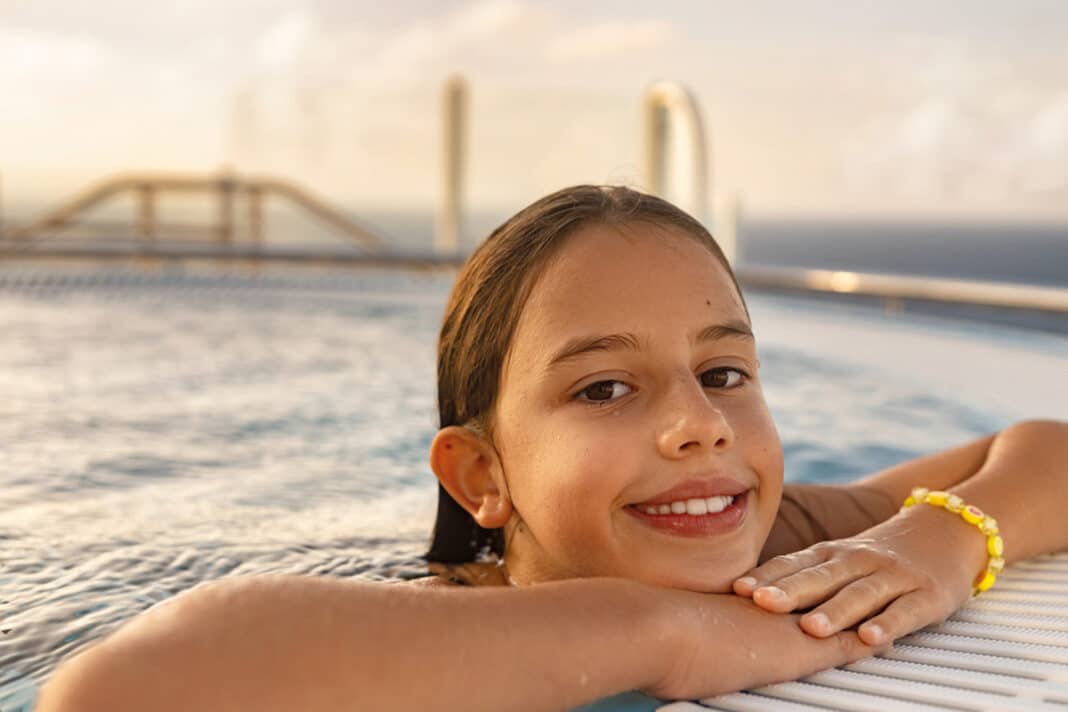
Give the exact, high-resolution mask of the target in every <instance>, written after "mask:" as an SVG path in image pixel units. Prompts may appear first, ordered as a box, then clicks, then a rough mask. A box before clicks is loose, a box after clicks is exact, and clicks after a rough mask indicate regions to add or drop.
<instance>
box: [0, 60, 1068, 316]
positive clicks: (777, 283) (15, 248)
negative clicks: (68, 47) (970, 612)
mask: <svg viewBox="0 0 1068 712" xmlns="http://www.w3.org/2000/svg"><path fill="white" fill-rule="evenodd" d="M467 102H468V89H467V85H466V82H465V81H464V80H463V79H462V78H461V77H451V78H450V79H449V80H448V81H447V82H446V84H445V87H444V93H443V102H442V128H443V131H442V136H443V142H442V154H441V171H442V197H441V201H440V205H439V214H438V220H437V225H436V229H435V237H434V249H433V251H430V250H427V251H423V252H410V251H409V252H402V251H398V250H396V249H387V248H386V246H385V245H384V244H383V242H382V241H381V240H379V239H378V238H377V237H376V236H374V235H372V234H371V233H370V232H368V231H367V230H365V229H364V228H362V227H360V226H359V225H358V224H356V223H355V222H354V221H352V220H351V219H350V218H348V217H346V216H345V215H343V214H342V213H341V212H340V211H339V210H337V209H335V208H332V207H330V206H329V205H328V204H327V203H326V202H325V201H323V200H320V199H318V198H316V197H315V196H313V195H312V194H311V193H310V192H308V191H307V190H304V189H302V188H300V187H298V186H296V185H295V184H293V183H291V182H288V181H284V180H280V179H277V178H267V177H248V176H242V177H239V176H237V175H236V174H234V173H232V172H225V171H224V172H222V173H220V174H217V175H214V176H190V175H175V174H131V175H125V176H118V177H116V178H112V179H110V180H107V181H103V182H101V183H98V184H96V185H94V186H92V187H90V188H89V189H88V190H86V191H84V192H83V193H82V194H80V195H78V196H76V197H75V198H73V199H72V200H70V201H69V202H67V203H66V204H64V205H61V206H60V207H59V208H57V209H55V210H53V211H52V212H50V213H49V214H47V215H45V216H44V217H42V218H40V219H39V220H36V221H34V222H31V223H29V224H27V225H24V226H22V227H19V228H17V229H8V230H7V234H6V236H3V237H0V261H2V260H5V259H11V258H26V257H32V258H36V259H41V258H64V259H95V260H105V259H111V260H114V259H119V260H121V259H129V258H131V257H135V258H146V257H148V258H151V259H159V260H210V259H219V258H224V259H229V260H249V261H258V262H288V263H310V264H327V265H336V266H348V265H351V266H359V265H374V266H388V267H401V268H412V267H417V268H426V267H431V268H455V267H457V266H458V265H459V264H461V263H462V262H463V260H464V255H462V254H461V253H460V252H459V249H458V242H459V239H458V237H459V230H460V225H461V222H462V216H463V208H464V206H463V184H464V180H465V175H464V173H465V171H464V164H465V158H466V153H467V143H466V133H467V126H466V122H467V114H468V109H467ZM641 111H642V117H643V134H642V140H643V151H642V156H643V172H642V180H643V186H642V187H643V188H644V189H646V190H649V191H650V192H653V193H656V194H662V193H663V192H664V190H665V186H666V182H667V181H666V176H667V175H668V172H669V170H670V169H671V166H670V165H669V159H673V160H675V161H678V162H679V164H680V166H681V167H682V168H684V169H686V168H688V170H689V189H690V190H689V194H688V195H685V196H681V197H679V198H677V199H676V202H678V203H679V204H680V206H681V207H683V208H684V209H687V210H689V211H690V212H691V213H692V214H693V215H694V216H695V217H697V218H698V219H700V220H703V221H706V222H708V221H710V216H709V215H708V214H707V213H708V210H707V206H708V204H709V203H710V202H713V201H711V192H710V180H709V174H708V163H709V160H708V152H709V148H708V141H707V139H706V134H705V129H704V125H703V121H702V118H701V112H700V110H699V107H698V104H697V101H696V99H695V98H694V96H693V95H692V94H691V93H690V92H689V91H688V90H687V89H686V88H685V87H684V86H682V85H680V84H676V83H671V82H657V83H654V84H652V85H651V86H650V87H649V88H648V89H647V90H646V92H645V93H644V96H643V99H642V106H641ZM672 127H674V128H672ZM680 128H681V130H682V132H681V134H680V137H681V138H682V139H684V141H683V142H682V145H681V146H680V145H679V143H678V142H675V144H674V145H675V147H676V148H679V149H681V150H680V151H679V154H678V155H675V156H673V157H672V156H670V155H669V151H668V148H669V143H671V142H670V141H669V137H670V135H671V131H672V130H679V129H680ZM164 192H207V193H211V194H214V195H215V196H216V201H217V205H218V210H217V217H218V219H217V220H216V221H215V223H213V224H212V225H209V226H173V225H171V226H167V229H169V230H170V231H171V232H172V233H173V232H174V231H175V230H179V231H181V230H185V231H187V232H188V233H189V234H198V231H199V234H201V235H202V236H205V235H206V236H207V238H208V239H207V240H201V241H200V242H192V241H189V240H185V241H170V242H167V241H164V240H162V239H160V235H161V232H162V229H163V227H164V226H163V225H161V223H160V222H159V220H158V218H157V199H158V196H159V195H160V194H162V193H164ZM121 193H132V194H134V195H135V196H136V197H137V205H138V206H139V209H138V214H137V217H136V219H135V220H133V221H131V222H130V223H128V224H126V227H127V231H129V228H132V229H133V232H134V234H135V237H136V238H137V239H136V240H134V241H133V244H130V241H127V243H117V242H115V241H108V240H95V241H93V240H63V239H62V238H58V237H56V236H55V235H56V233H60V232H62V231H63V230H65V229H67V228H69V227H71V226H73V225H75V224H76V223H78V221H79V218H80V217H81V216H83V215H84V214H85V213H86V212H87V211H88V210H89V209H91V208H93V207H94V206H97V205H99V204H100V203H102V202H104V201H105V200H109V199H111V198H112V197H114V196H116V195H118V194H121ZM268 196H277V197H281V198H283V199H286V200H288V201H290V202H291V203H293V204H295V205H297V206H299V207H300V208H302V209H304V210H305V211H307V212H309V213H311V214H312V215H314V216H315V217H317V218H318V219H320V220H321V221H323V222H325V223H327V224H328V225H330V226H331V227H333V228H335V229H336V230H337V231H339V232H340V233H341V234H342V235H343V236H345V237H346V238H348V239H350V240H351V241H352V242H354V243H356V245H358V246H359V247H360V248H362V249H361V250H360V251H353V250H351V249H324V248H313V247H310V246H304V247H299V248H297V247H292V246H267V245H265V244H264V240H263V223H264V209H263V203H264V201H265V199H266V198H267V197H268ZM239 201H243V202H244V207H245V211H244V215H245V219H244V221H240V220H238V219H237V217H236V211H237V204H238V202H239ZM739 210H740V208H739V206H738V203H737V201H732V202H731V203H729V204H728V206H727V208H726V209H725V210H724V211H723V212H724V215H722V216H720V217H721V219H720V220H719V221H718V226H717V233H718V235H717V237H718V239H719V240H720V242H721V246H722V247H723V248H724V252H725V253H726V254H727V255H728V257H729V258H730V259H731V261H732V262H736V261H737V258H738V255H739V252H740V250H741V247H742V242H741V241H736V239H735V234H736V232H737V221H738V211H739ZM711 217H715V216H711ZM113 227H119V226H113ZM109 229H111V228H109ZM46 236H47V237H48V239H42V238H44V237H46ZM350 244H351V243H350ZM342 247H344V245H343V246H342ZM736 268H737V270H736V271H737V273H738V278H739V281H740V282H741V283H742V284H743V285H744V286H746V287H748V288H754V289H771V290H780V291H784V290H785V291H791V292H798V293H809V294H849V295H857V296H868V297H873V298H878V299H882V300H883V301H884V303H885V304H886V305H887V306H888V307H890V306H894V307H900V306H902V305H903V303H904V302H905V301H906V300H908V301H925V302H937V303H947V304H961V305H976V306H983V307H993V308H1001V309H1017V310H1020V309H1023V310H1034V311H1039V312H1050V313H1056V314H1068V289H1064V288H1057V287H1033V286H1026V285H1015V284H1003V283H994V282H977V281H967V280H953V279H940V278H924V277H910V276H900V275H886V274H867V273H862V272H845V271H827V270H813V269H797V268H778V267H759V266H750V265H745V264H740V265H739V264H736Z"/></svg>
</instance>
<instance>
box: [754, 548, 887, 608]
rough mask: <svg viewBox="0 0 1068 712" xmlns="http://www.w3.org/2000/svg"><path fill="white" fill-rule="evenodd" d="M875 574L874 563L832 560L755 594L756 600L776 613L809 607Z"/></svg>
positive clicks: (856, 558)
mask: <svg viewBox="0 0 1068 712" xmlns="http://www.w3.org/2000/svg"><path fill="white" fill-rule="evenodd" d="M872 571H873V569H872V567H871V565H870V563H869V564H865V563H864V562H863V561H862V560H860V559H859V558H858V557H843V558H834V559H829V560H827V561H824V562H823V563H821V564H817V565H816V566H811V567H809V568H807V569H802V570H801V571H798V572H797V573H794V574H790V575H789V576H785V577H783V578H781V579H779V580H778V581H775V582H774V585H773V586H763V587H761V588H758V589H757V590H756V591H754V592H753V601H754V602H756V604H757V605H758V606H760V607H761V608H764V609H766V610H769V611H774V612H776V613H786V612H787V611H793V610H796V609H798V608H809V607H811V606H814V605H815V604H817V603H822V602H823V601H826V600H828V599H829V598H832V597H833V596H834V595H835V594H837V593H838V592H839V591H841V590H842V589H843V588H844V587H845V586H848V585H849V584H851V583H852V582H854V581H856V580H858V579H860V578H863V577H864V576H868V575H869V574H871V572H872Z"/></svg>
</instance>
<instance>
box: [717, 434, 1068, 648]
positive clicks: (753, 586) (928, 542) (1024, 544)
mask: <svg viewBox="0 0 1068 712" xmlns="http://www.w3.org/2000/svg"><path fill="white" fill-rule="evenodd" d="M852 486H854V487H867V488H875V489H877V490H879V491H881V492H883V493H885V494H886V495H887V496H888V497H889V498H892V500H893V501H897V502H902V501H904V499H905V497H907V496H908V494H909V492H910V490H911V489H912V488H913V487H917V486H921V487H926V488H928V489H930V490H939V489H941V490H948V491H950V492H953V493H955V494H957V495H959V496H960V497H961V498H962V499H963V500H964V501H965V502H966V503H968V504H973V505H975V506H978V507H979V508H980V509H982V510H983V511H984V512H986V513H987V514H989V515H991V516H994V517H996V518H997V521H998V525H999V528H1000V530H1001V534H1002V537H1003V539H1004V541H1005V559H1006V561H1007V562H1008V563H1010V564H1011V563H1012V562H1014V561H1018V560H1021V559H1027V558H1030V557H1033V556H1036V555H1038V554H1041V553H1046V552H1052V551H1058V550H1061V549H1066V548H1068V517H1066V516H1065V510H1064V505H1065V503H1068V423H1061V422H1057V421H1028V422H1023V423H1019V424H1017V425H1014V426H1012V427H1010V428H1007V429H1006V430H1004V431H1002V432H1001V433H999V434H997V435H995V436H990V437H986V438H982V439H980V440H977V441H975V442H972V443H970V444H968V445H965V446H963V447H960V448H957V449H954V450H950V451H947V452H944V453H939V454H936V455H931V456H928V457H923V458H919V459H917V460H913V461H910V462H907V463H904V464H901V465H898V466H896V467H893V468H890V469H888V470H885V471H883V472H880V473H878V474H875V475H872V476H871V477H868V478H865V479H863V480H860V481H858V482H857V483H855V484H854V485H852ZM987 556H988V555H987V552H986V539H985V537H984V536H982V534H981V533H980V532H979V531H978V530H977V529H976V528H975V527H974V526H972V525H969V524H967V523H966V522H964V521H963V520H962V519H960V518H959V517H958V516H955V515H952V514H950V513H948V512H946V511H944V510H942V509H940V508H936V507H932V506H928V505H920V506H915V507H911V508H909V509H908V510H906V511H904V512H902V513H899V514H896V515H894V516H893V517H892V518H891V519H889V520H888V521H886V522H884V523H882V524H878V525H876V526H875V527H872V528H871V529H869V530H867V531H865V532H862V533H860V534H858V535H857V536H855V537H851V538H848V539H843V540H839V541H832V542H824V543H821V544H816V545H814V546H812V547H809V548H808V549H805V550H804V551H800V552H797V553H795V554H790V555H786V556H779V557H776V558H775V559H772V560H770V561H768V562H767V563H765V564H763V565H762V566H760V567H758V568H756V569H754V570H753V571H751V572H749V574H747V577H745V578H743V579H739V581H737V582H735V590H736V591H737V592H738V593H740V594H741V595H747V596H754V600H756V601H757V603H759V604H760V605H761V606H763V607H765V608H767V609H768V610H775V611H792V610H795V609H798V608H808V607H811V606H814V605H816V604H820V605H819V606H818V607H817V608H815V609H814V610H813V611H811V612H810V613H808V614H806V615H805V616H804V617H803V618H802V619H801V624H802V627H803V628H804V629H805V630H806V631H808V632H809V633H811V634H813V635H816V636H819V635H827V634H831V633H834V632H836V631H838V630H841V629H843V628H845V627H848V626H851V625H853V624H855V623H858V622H861V621H864V620H865V619H868V618H869V616H872V615H873V614H876V613H879V611H880V610H882V609H883V608H884V607H885V608H886V610H885V611H884V612H882V613H881V614H879V615H875V616H874V617H873V618H871V619H870V620H868V621H867V622H866V623H864V625H863V626H861V628H860V634H861V636H862V637H863V638H864V639H865V640H867V641H868V642H871V643H877V644H878V643H886V642H888V641H889V640H892V639H893V638H896V637H899V636H901V635H904V634H906V633H909V632H911V631H912V630H915V629H917V628H919V627H922V626H924V625H927V624H929V623H933V622H935V621H938V620H942V619H943V618H945V617H946V616H947V615H949V614H950V613H952V611H953V610H955V609H956V608H957V607H959V605H960V604H961V603H963V602H964V601H965V600H966V599H967V596H968V594H969V592H970V589H971V584H972V581H973V579H974V578H975V577H976V575H977V574H978V573H979V572H980V571H981V570H982V569H983V567H984V566H985V564H986V560H987ZM772 585H773V586H772ZM762 587H763V589H762ZM761 589H762V590H761ZM780 592H781V593H780Z"/></svg>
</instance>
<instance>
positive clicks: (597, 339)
mask: <svg viewBox="0 0 1068 712" xmlns="http://www.w3.org/2000/svg"><path fill="white" fill-rule="evenodd" d="M721 339H748V340H750V341H752V340H753V331H752V329H750V328H749V325H748V324H746V323H745V322H744V321H728V322H726V323H724V324H712V325H711V326H706V327H705V328H703V329H701V331H699V332H698V333H697V337H696V338H695V339H694V343H704V342H706V341H719V340H721ZM639 343H640V342H639V339H638V337H637V336H635V335H634V334H630V333H623V334H608V335H607V336H578V337H575V338H574V339H571V340H570V341H568V342H567V343H566V344H564V345H563V347H562V348H561V349H560V350H559V351H557V352H556V353H555V354H554V355H553V357H552V358H551V359H550V360H549V365H548V366H547V367H546V369H545V370H547V371H551V370H552V369H554V368H556V367H557V366H560V365H561V364H563V363H566V362H567V361H572V360H574V359H576V358H579V357H580V356H584V355H586V354H588V353H592V352H595V351H638V350H639V348H640V346H639Z"/></svg>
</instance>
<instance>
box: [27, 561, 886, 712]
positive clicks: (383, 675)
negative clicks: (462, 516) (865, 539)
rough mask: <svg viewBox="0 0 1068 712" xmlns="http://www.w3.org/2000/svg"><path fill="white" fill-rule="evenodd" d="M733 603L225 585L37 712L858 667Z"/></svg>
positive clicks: (418, 703)
mask: <svg viewBox="0 0 1068 712" xmlns="http://www.w3.org/2000/svg"><path fill="white" fill-rule="evenodd" d="M871 652H872V649H871V648H868V647H867V646H865V645H863V644H862V643H860V640H859V638H858V637H857V636H856V634H854V633H843V634H841V635H838V636H832V637H831V638H828V639H826V640H817V639H815V638H812V637H810V636H807V635H805V634H804V633H802V632H801V630H800V629H799V628H798V626H797V623H796V620H794V619H793V617H791V616H783V615H779V614H771V613H768V612H766V611H763V610H762V609H760V608H759V607H757V606H756V605H754V604H753V603H752V601H749V600H746V599H742V598H738V597H736V596H731V595H703V594H696V593H688V592H682V591H673V590H669V589H659V588H653V587H650V586H646V585H643V584H639V583H636V582H633V581H626V580H621V579H583V580H572V581H562V582H556V583H546V584H540V585H537V586H531V587H526V588H522V589H508V588H486V589H474V590H467V589H440V588H430V587H415V586H403V585H385V584H364V583H355V582H352V581H344V580H340V579H331V578H315V577H255V578H246V579H226V580H223V581H220V582H216V583H212V584H208V585H205V586H202V587H200V588H198V589H196V590H194V591H191V592H189V593H188V594H185V595H182V596H179V597H177V598H176V599H172V600H171V601H169V602H167V603H164V604H162V605H160V606H157V607H156V608H154V609H152V610H151V611H149V612H147V613H146V614H144V615H142V616H140V617H139V618H138V619H136V620H135V621H134V622H133V623H132V624H130V625H128V626H126V627H125V628H123V629H121V630H119V631H118V633H116V634H115V635H114V636H112V637H110V638H108V639H106V640H105V641H104V642H103V643H101V644H98V645H96V646H95V647H92V648H90V649H89V650H87V651H86V652H85V653H83V654H81V655H79V656H77V657H75V658H74V659H73V660H71V661H70V662H68V663H67V664H65V665H64V666H62V667H61V668H60V669H59V671H58V672H57V673H56V674H55V675H54V676H53V678H52V679H51V680H50V681H49V682H48V684H47V685H46V686H45V687H44V690H43V692H42V695H41V699H40V702H39V706H38V708H37V709H38V711H39V712H67V711H72V712H73V711H75V710H77V711H78V712H104V711H106V712H125V711H133V710H137V711H138V712H140V711H143V710H154V711H155V712H169V711H171V710H174V711H178V710H182V711H186V710H194V709H211V710H233V711H235V712H236V711H237V710H257V711H260V712H270V711H271V710H286V711H289V710H306V711H307V712H316V711H322V712H328V711H333V710H338V711H340V710H351V709H391V710H405V709H418V710H433V709H447V710H452V709H465V710H500V709H524V710H565V709H569V708H572V707H575V706H577V705H581V704H585V703H588V702H591V701H594V700H596V699H599V698H603V697H606V696H609V695H612V694H615V693H618V692H623V691H626V690H630V689H636V688H637V689H643V690H645V691H647V692H649V693H650V694H655V695H658V696H663V697H672V698H680V697H685V698H693V697H698V696H705V695H712V694H718V693H722V692H726V691H729V690H736V689H740V688H742V687H747V686H751V685H758V684H764V683H768V682H773V681H776V680H782V679H789V678H795V677H798V676H801V675H804V674H807V673H810V672H813V671H815V670H818V669H821V668H825V667H830V666H833V665H838V664H842V663H845V662H848V661H850V660H855V659H858V658H860V657H864V656H865V655H869V654H871Z"/></svg>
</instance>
